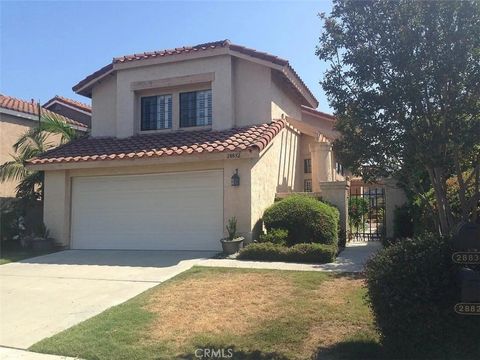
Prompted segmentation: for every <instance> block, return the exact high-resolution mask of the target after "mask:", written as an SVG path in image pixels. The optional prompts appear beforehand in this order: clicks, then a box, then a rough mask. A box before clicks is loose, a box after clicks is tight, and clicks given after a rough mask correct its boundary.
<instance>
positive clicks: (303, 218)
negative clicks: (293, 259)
mask: <svg viewBox="0 0 480 360" xmlns="http://www.w3.org/2000/svg"><path fill="white" fill-rule="evenodd" d="M339 221H340V215H339V212H338V209H337V208H335V207H333V206H331V205H328V204H326V203H324V202H321V201H318V200H316V199H314V198H312V197H310V196H305V195H291V196H289V197H287V198H285V199H283V200H280V201H278V202H276V203H275V204H273V205H272V206H270V207H269V208H268V209H267V210H265V213H264V215H263V222H264V224H265V227H266V228H267V230H268V231H271V229H285V230H287V231H288V237H287V245H290V246H291V245H295V244H299V243H320V244H329V245H335V246H336V245H337V244H338V224H339Z"/></svg>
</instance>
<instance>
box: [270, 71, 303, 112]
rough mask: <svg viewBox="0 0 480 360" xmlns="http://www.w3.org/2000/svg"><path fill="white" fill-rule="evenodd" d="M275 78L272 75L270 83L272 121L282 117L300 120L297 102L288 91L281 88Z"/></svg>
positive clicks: (299, 109)
mask: <svg viewBox="0 0 480 360" xmlns="http://www.w3.org/2000/svg"><path fill="white" fill-rule="evenodd" d="M283 86H284V85H282V84H281V83H280V82H279V81H278V80H277V77H276V76H274V75H273V74H272V77H271V81H270V96H271V112H272V118H273V119H280V118H281V117H282V115H286V116H290V117H293V118H295V119H301V116H302V111H301V108H300V106H299V100H298V99H297V100H295V99H294V98H293V97H292V95H291V93H290V92H289V91H286V89H285V88H284V87H283Z"/></svg>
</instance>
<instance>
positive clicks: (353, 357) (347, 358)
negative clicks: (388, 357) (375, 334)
mask: <svg viewBox="0 0 480 360" xmlns="http://www.w3.org/2000/svg"><path fill="white" fill-rule="evenodd" d="M315 359H316V360H374V359H385V354H384V353H383V349H382V346H381V345H380V344H378V343H377V342H375V341H373V340H354V339H353V340H346V341H342V342H339V343H336V344H335V345H332V346H329V347H325V348H319V349H318V351H317V355H316V356H315Z"/></svg>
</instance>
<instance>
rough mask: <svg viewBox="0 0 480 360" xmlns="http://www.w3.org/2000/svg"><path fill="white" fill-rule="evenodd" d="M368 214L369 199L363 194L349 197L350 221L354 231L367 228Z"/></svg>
mask: <svg viewBox="0 0 480 360" xmlns="http://www.w3.org/2000/svg"><path fill="white" fill-rule="evenodd" d="M367 214H368V201H367V199H365V198H363V197H361V196H351V197H350V198H349V199H348V222H349V225H350V227H351V228H353V230H354V231H361V230H363V229H364V228H365V221H366V219H365V217H366V215H367Z"/></svg>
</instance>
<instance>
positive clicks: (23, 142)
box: [0, 114, 77, 200]
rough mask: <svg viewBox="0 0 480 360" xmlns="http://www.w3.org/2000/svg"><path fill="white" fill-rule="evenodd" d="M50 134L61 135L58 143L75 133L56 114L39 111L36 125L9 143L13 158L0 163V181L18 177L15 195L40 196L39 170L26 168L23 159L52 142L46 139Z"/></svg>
mask: <svg viewBox="0 0 480 360" xmlns="http://www.w3.org/2000/svg"><path fill="white" fill-rule="evenodd" d="M51 134H57V135H61V141H60V142H61V143H62V144H64V143H67V142H69V141H71V140H73V139H75V138H76V137H77V133H76V131H75V130H74V129H73V128H72V127H71V126H70V125H69V124H67V123H66V122H65V121H64V120H63V119H62V117H61V116H60V115H57V114H43V115H42V121H41V122H40V125H39V126H38V127H34V128H31V129H29V130H28V131H26V132H25V133H24V134H23V135H22V136H20V138H19V139H18V140H17V142H16V143H15V144H14V145H13V151H14V154H12V155H11V156H12V159H13V160H11V161H7V162H5V163H4V164H1V165H0V182H5V181H19V184H18V186H17V188H16V191H17V194H16V195H17V197H18V198H22V199H26V200H41V199H42V194H43V180H44V175H43V172H42V171H32V170H27V169H26V168H25V163H26V162H27V161H28V160H30V159H32V158H34V157H36V156H38V155H40V154H41V153H43V152H45V151H47V150H49V149H51V148H53V147H54V146H55V144H53V143H51V142H50V140H49V137H50V136H51Z"/></svg>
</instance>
